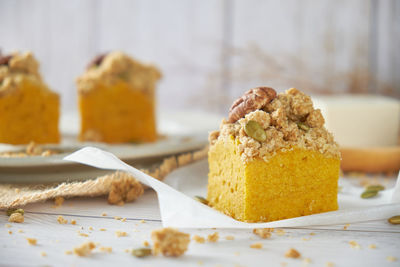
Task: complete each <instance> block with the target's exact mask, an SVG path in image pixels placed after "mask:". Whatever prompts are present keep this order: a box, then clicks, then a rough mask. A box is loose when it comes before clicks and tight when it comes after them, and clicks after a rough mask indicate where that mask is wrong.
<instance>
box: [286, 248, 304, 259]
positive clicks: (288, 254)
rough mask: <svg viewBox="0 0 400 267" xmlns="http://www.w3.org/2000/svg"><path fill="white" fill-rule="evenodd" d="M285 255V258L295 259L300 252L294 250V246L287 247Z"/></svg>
mask: <svg viewBox="0 0 400 267" xmlns="http://www.w3.org/2000/svg"><path fill="white" fill-rule="evenodd" d="M285 257H286V258H293V259H297V258H300V257H301V254H300V252H298V251H297V250H295V249H294V248H291V249H289V250H288V251H286V253H285Z"/></svg>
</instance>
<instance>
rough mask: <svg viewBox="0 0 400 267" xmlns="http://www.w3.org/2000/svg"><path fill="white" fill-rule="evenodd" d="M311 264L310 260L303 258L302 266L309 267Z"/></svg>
mask: <svg viewBox="0 0 400 267" xmlns="http://www.w3.org/2000/svg"><path fill="white" fill-rule="evenodd" d="M310 263H311V259H310V258H304V260H303V264H304V265H309V264H310Z"/></svg>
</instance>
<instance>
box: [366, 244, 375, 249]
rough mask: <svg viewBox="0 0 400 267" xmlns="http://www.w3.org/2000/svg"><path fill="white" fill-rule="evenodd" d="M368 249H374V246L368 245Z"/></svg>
mask: <svg viewBox="0 0 400 267" xmlns="http://www.w3.org/2000/svg"><path fill="white" fill-rule="evenodd" d="M368 248H370V249H376V245H375V244H370V245H368Z"/></svg>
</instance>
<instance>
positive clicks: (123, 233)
mask: <svg viewBox="0 0 400 267" xmlns="http://www.w3.org/2000/svg"><path fill="white" fill-rule="evenodd" d="M115 235H116V236H117V237H122V236H128V233H127V232H123V231H116V232H115Z"/></svg>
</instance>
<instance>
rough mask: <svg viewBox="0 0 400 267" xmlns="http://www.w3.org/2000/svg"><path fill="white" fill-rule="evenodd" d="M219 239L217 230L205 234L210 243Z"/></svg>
mask: <svg viewBox="0 0 400 267" xmlns="http://www.w3.org/2000/svg"><path fill="white" fill-rule="evenodd" d="M218 239H219V234H218V232H214V233H213V234H210V235H208V236H207V241H208V242H211V243H215V242H217V241H218Z"/></svg>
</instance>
